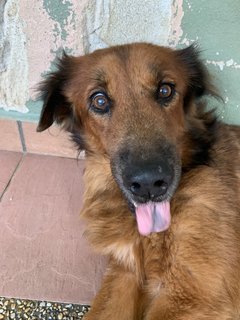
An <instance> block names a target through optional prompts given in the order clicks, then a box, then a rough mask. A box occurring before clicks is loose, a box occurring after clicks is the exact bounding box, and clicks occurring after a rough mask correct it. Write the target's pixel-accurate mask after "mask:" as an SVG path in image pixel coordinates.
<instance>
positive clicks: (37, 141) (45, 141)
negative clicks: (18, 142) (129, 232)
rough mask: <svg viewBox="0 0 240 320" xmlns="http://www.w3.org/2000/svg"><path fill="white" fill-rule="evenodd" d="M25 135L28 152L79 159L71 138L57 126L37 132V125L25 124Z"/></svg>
mask: <svg viewBox="0 0 240 320" xmlns="http://www.w3.org/2000/svg"><path fill="white" fill-rule="evenodd" d="M22 126H23V133H24V138H25V143H26V148H27V152H30V153H38V154H45V155H56V156H61V157H67V158H75V159H76V158H77V156H78V151H77V149H76V147H75V146H74V144H73V143H72V141H71V139H70V136H69V134H68V133H66V132H65V131H63V130H61V129H60V128H59V127H57V126H54V125H53V126H52V127H50V128H49V129H48V130H46V131H43V132H36V128H37V124H35V123H28V122H23V123H22Z"/></svg>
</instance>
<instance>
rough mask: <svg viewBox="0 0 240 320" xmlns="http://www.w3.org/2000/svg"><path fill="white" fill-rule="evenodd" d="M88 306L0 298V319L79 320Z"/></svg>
mask: <svg viewBox="0 0 240 320" xmlns="http://www.w3.org/2000/svg"><path fill="white" fill-rule="evenodd" d="M88 310H89V307H88V306H83V305H76V304H70V303H68V304H64V303H56V302H46V301H32V300H23V299H7V298H0V319H4V320H12V319H15V320H24V319H26V320H27V319H29V320H40V319H44V320H80V319H82V318H83V315H84V314H85V313H86V312H87V311H88Z"/></svg>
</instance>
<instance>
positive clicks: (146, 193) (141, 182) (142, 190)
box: [130, 172, 168, 200]
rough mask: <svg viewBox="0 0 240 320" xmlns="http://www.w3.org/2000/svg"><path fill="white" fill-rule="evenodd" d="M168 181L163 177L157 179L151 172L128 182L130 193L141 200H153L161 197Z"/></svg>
mask: <svg viewBox="0 0 240 320" xmlns="http://www.w3.org/2000/svg"><path fill="white" fill-rule="evenodd" d="M167 188H168V181H167V179H166V178H164V177H162V176H161V177H157V176H156V175H155V174H154V173H152V172H147V173H144V174H140V175H135V176H133V177H132V178H131V180H130V190H131V192H132V193H133V194H134V195H136V196H140V197H143V198H146V199H147V198H150V199H152V200H154V198H156V197H158V196H162V195H164V194H165V193H166V191H167Z"/></svg>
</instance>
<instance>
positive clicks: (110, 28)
mask: <svg viewBox="0 0 240 320" xmlns="http://www.w3.org/2000/svg"><path fill="white" fill-rule="evenodd" d="M0 1H1V2H0V116H1V115H2V116H4V117H15V118H18V119H20V118H22V119H29V120H37V118H38V116H39V111H40V108H41V104H40V103H39V102H38V103H37V102H35V101H34V100H35V90H34V89H35V87H36V84H37V82H39V80H40V79H41V76H42V75H44V74H45V73H46V72H48V71H49V70H51V68H52V67H53V63H54V61H55V59H56V56H57V55H59V54H60V52H61V51H62V49H63V48H64V49H65V50H66V51H67V52H69V53H71V54H74V55H77V54H83V53H84V52H89V51H93V50H94V49H96V48H101V47H106V46H109V45H113V44H119V43H126V42H132V41H149V42H154V43H157V44H161V45H170V46H173V47H178V46H185V45H188V44H190V43H192V42H193V41H196V40H197V41H198V42H199V44H200V45H201V47H202V48H203V50H204V51H203V56H204V58H205V61H206V64H207V65H208V66H209V67H210V70H211V72H212V73H213V76H214V78H215V80H216V82H217V83H218V84H219V86H220V88H221V93H222V95H223V98H224V100H225V104H222V105H221V104H220V103H218V102H213V103H214V104H215V105H218V106H219V109H218V110H219V113H220V116H221V117H222V118H223V119H224V120H225V121H227V122H232V123H240V112H239V110H240V107H239V104H240V90H239V89H238V86H239V85H238V84H239V83H240V52H239V51H240V2H239V0H233V1H230V0H226V1H224V2H221V5H220V3H219V1H217V0H212V1H211V2H209V1H206V0H201V1H198V0H189V1H188V0H153V1H147V0H135V1H131V0H81V1H79V0H62V1H51V0H32V1H29V0H0ZM1 108H4V109H5V110H19V111H21V112H27V111H28V112H27V113H25V114H23V113H20V112H18V113H16V112H15V113H14V112H6V111H3V109H2V111H1Z"/></svg>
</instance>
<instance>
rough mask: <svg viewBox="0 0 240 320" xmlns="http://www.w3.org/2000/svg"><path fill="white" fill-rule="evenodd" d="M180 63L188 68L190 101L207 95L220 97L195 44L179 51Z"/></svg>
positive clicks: (188, 94)
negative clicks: (192, 98)
mask: <svg viewBox="0 0 240 320" xmlns="http://www.w3.org/2000/svg"><path fill="white" fill-rule="evenodd" d="M176 52H177V58H178V59H179V62H180V63H181V64H182V65H183V66H184V67H185V68H186V70H187V73H188V76H189V80H188V92H187V96H188V99H190V98H191V97H195V98H197V97H201V96H203V95H205V94H209V95H213V96H215V97H219V95H218V93H217V91H216V89H215V88H214V86H213V85H212V84H211V82H210V76H209V73H208V71H207V68H206V67H205V65H204V64H203V62H202V60H201V59H200V50H199V48H198V46H197V45H196V44H195V43H194V44H192V45H191V46H189V47H187V48H185V49H181V50H177V51H176Z"/></svg>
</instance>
